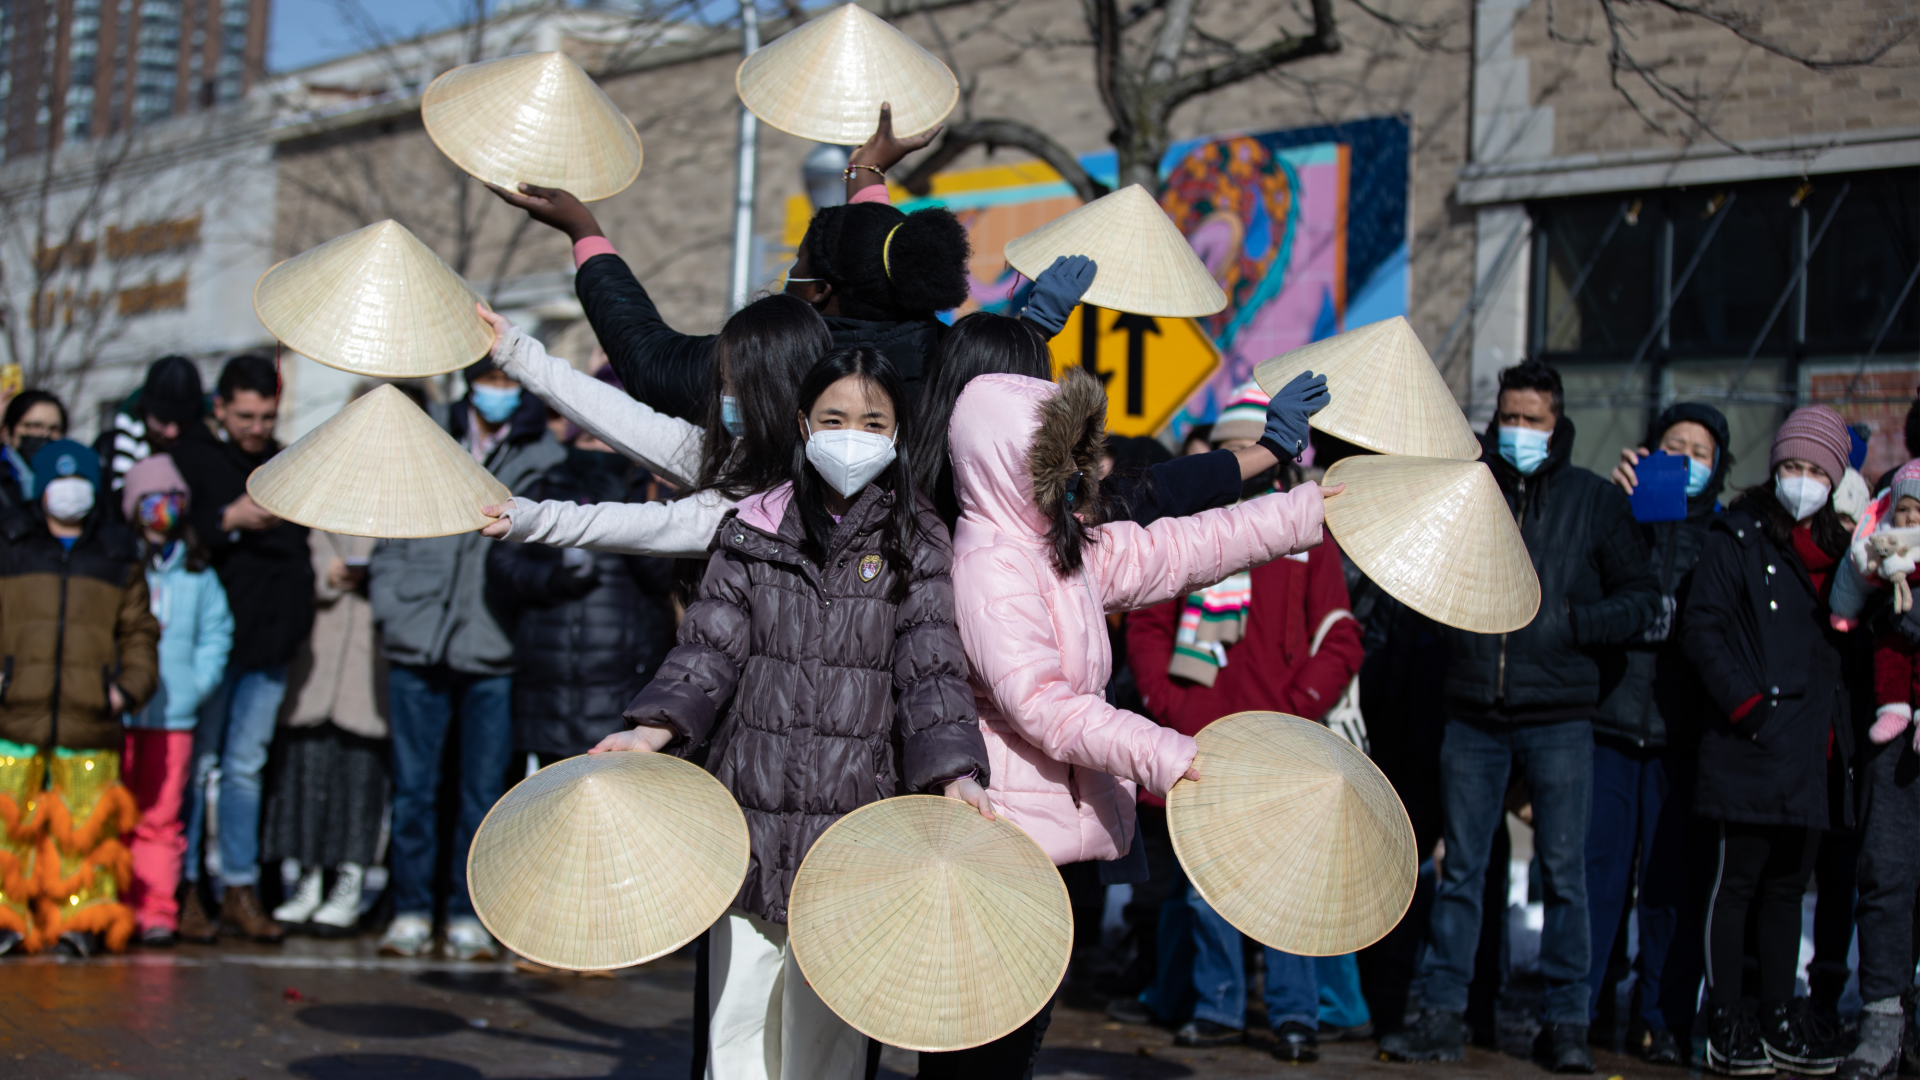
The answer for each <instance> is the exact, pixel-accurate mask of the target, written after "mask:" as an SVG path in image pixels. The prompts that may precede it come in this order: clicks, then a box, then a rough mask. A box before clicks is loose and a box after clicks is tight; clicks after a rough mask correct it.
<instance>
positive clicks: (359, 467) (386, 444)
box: [247, 386, 513, 539]
mask: <svg viewBox="0 0 1920 1080" xmlns="http://www.w3.org/2000/svg"><path fill="white" fill-rule="evenodd" d="M247 494H249V495H252V496H253V501H254V502H257V503H259V504H260V505H261V506H263V507H265V508H266V509H267V511H268V512H269V513H271V514H273V515H274V516H275V517H280V518H285V519H286V520H288V521H293V522H298V523H299V524H301V525H305V526H307V527H308V528H310V529H322V530H325V531H327V532H335V533H345V534H347V535H348V536H380V537H388V538H393V539H400V538H417V537H424V536H451V535H453V534H454V533H463V532H472V531H473V530H475V529H478V528H480V527H481V526H482V525H485V524H487V523H488V522H490V521H492V520H493V519H492V518H490V517H487V516H486V515H485V514H482V513H481V512H480V508H481V507H483V506H497V505H499V504H500V503H503V502H506V501H507V500H508V499H510V498H512V497H513V493H512V492H510V491H508V490H507V488H506V485H504V484H502V483H500V481H498V480H495V479H494V478H493V474H491V473H489V472H487V470H485V469H483V468H481V467H480V463H479V462H477V461H475V460H473V455H472V454H469V453H467V451H466V450H465V449H463V448H462V447H461V446H460V444H459V443H457V442H454V441H453V436H451V435H448V434H447V433H446V432H445V431H444V430H442V429H441V427H440V425H439V424H436V423H434V422H433V420H432V418H431V417H429V416H427V414H426V413H424V412H422V411H420V407H419V406H418V405H415V404H414V403H413V402H412V401H409V400H408V399H407V395H405V394H403V393H401V392H400V391H398V390H396V389H394V388H393V387H392V386H378V387H375V388H374V389H372V390H370V391H368V392H367V393H365V394H362V395H361V396H360V397H359V398H357V399H356V400H354V401H353V402H352V403H350V404H349V405H348V406H347V407H346V408H344V409H341V410H340V411H339V412H338V413H337V414H335V415H334V417H333V418H332V419H331V420H328V421H327V422H326V423H324V424H321V425H320V426H319V427H317V428H314V429H313V430H312V431H309V432H307V434H306V436H305V437H304V438H302V439H301V440H300V441H299V442H297V443H294V444H293V445H292V446H289V447H287V448H286V449H285V450H283V451H281V452H280V453H278V454H275V455H274V456H273V458H272V460H270V461H268V462H267V463H266V464H265V465H262V466H260V467H259V468H258V469H255V470H254V471H253V475H252V476H249V477H248V478H247Z"/></svg>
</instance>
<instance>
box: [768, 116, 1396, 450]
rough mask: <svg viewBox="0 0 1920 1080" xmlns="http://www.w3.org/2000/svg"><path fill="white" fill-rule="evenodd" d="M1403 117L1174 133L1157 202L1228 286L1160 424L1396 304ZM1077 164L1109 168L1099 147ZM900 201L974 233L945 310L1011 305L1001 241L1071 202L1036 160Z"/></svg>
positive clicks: (1199, 413)
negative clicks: (1190, 371) (1201, 370)
mask: <svg viewBox="0 0 1920 1080" xmlns="http://www.w3.org/2000/svg"><path fill="white" fill-rule="evenodd" d="M1407 131H1408V129H1407V122H1406V120H1405V119H1404V118H1401V117H1382V118H1376V119H1370V120H1361V121H1356V122H1354V123H1349V124H1336V125H1323V126H1318V127H1310V128H1296V129H1291V130H1286V131H1268V132H1256V133H1249V134H1238V133H1228V134H1219V135H1212V136H1208V137H1206V138H1204V139H1195V140H1190V141H1187V142H1183V143H1179V144H1177V145H1175V146H1174V147H1173V148H1172V149H1171V150H1169V151H1168V153H1167V156H1166V158H1165V159H1164V160H1163V161H1162V162H1161V168H1160V174H1161V178H1162V190H1161V194H1160V202H1161V205H1162V206H1163V207H1164V208H1165V209H1166V211H1167V213H1168V214H1169V215H1170V216H1171V217H1172V218H1173V220H1174V221H1175V222H1176V223H1177V224H1178V225H1179V226H1180V229H1181V231H1182V232H1184V233H1185V234H1186V236H1187V239H1188V241H1189V242H1191V243H1192V244H1193V247H1194V250H1195V252H1196V253H1198V254H1199V256H1200V258H1201V260H1202V261H1203V262H1205V263H1206V265H1207V268H1208V269H1209V270H1211V271H1213V274H1214V277H1215V278H1216V279H1217V280H1218V281H1219V282H1220V284H1221V286H1222V288H1224V289H1225V290H1226V292H1227V296H1228V298H1229V303H1228V306H1227V309H1226V310H1225V311H1222V312H1221V313H1219V314H1218V315H1214V316H1210V317H1208V318H1206V319H1202V320H1199V322H1200V325H1201V327H1202V328H1203V329H1204V330H1205V332H1206V333H1207V334H1208V335H1209V336H1210V337H1211V338H1212V339H1213V341H1214V343H1215V344H1216V345H1217V346H1218V347H1219V349H1220V352H1221V355H1222V358H1223V360H1222V363H1221V366H1220V369H1219V370H1218V371H1217V372H1216V373H1215V374H1214V375H1213V377H1212V378H1210V379H1208V380H1207V381H1206V382H1205V383H1204V384H1203V385H1201V386H1200V388H1199V389H1198V390H1196V391H1195V392H1194V393H1193V395H1192V396H1191V397H1190V398H1189V399H1188V400H1187V402H1186V404H1185V406H1184V407H1183V408H1182V409H1181V410H1180V411H1179V412H1177V413H1176V414H1175V416H1174V418H1173V420H1172V422H1171V423H1170V424H1169V425H1168V427H1169V430H1168V431H1167V432H1166V434H1168V435H1170V436H1173V437H1176V438H1177V437H1178V436H1179V435H1180V434H1181V433H1182V432H1184V431H1185V430H1186V429H1187V428H1188V427H1190V426H1192V425H1194V424H1198V423H1205V422H1208V421H1210V420H1212V419H1213V417H1214V415H1215V414H1216V413H1217V411H1218V409H1219V406H1220V404H1221V403H1222V402H1223V401H1224V400H1225V398H1226V396H1227V395H1228V393H1230V391H1231V390H1232V388H1233V387H1234V386H1236V385H1238V384H1240V383H1242V382H1244V381H1246V380H1247V379H1248V378H1250V377H1251V376H1252V372H1253V369H1254V367H1255V366H1256V365H1257V364H1259V363H1260V362H1261V361H1263V360H1266V359H1268V358H1269V357H1272V356H1275V355H1278V354H1279V353H1282V352H1285V351H1287V350H1288V349H1292V348H1297V347H1299V346H1301V345H1305V344H1307V343H1309V342H1313V341H1318V340H1320V339H1321V338H1324V337H1328V336H1331V335H1333V334H1336V333H1339V332H1341V331H1342V330H1347V329H1351V328H1353V327H1357V326H1364V325H1366V324H1367V323H1370V322H1376V321H1378V320H1380V319H1385V318H1389V317H1391V316H1394V315H1404V314H1406V312H1407V182H1408V171H1407V170H1408V159H1407V154H1408V140H1407ZM1081 163H1082V165H1083V166H1085V167H1086V169H1087V171H1088V172H1089V173H1091V174H1092V175H1094V176H1095V177H1097V178H1099V179H1102V180H1104V181H1105V182H1107V183H1109V184H1111V183H1112V182H1113V181H1114V178H1115V173H1116V169H1115V164H1114V155H1113V153H1112V152H1111V151H1107V152H1104V153H1100V154H1089V155H1086V156H1084V157H1083V158H1081ZM893 197H894V204H895V205H896V206H899V207H900V208H901V209H903V210H909V211H911V210H915V209H918V208H920V207H922V206H932V205H940V206H945V207H947V208H949V209H951V210H952V211H954V213H955V214H957V215H959V216H960V218H961V220H962V221H963V222H965V223H966V225H967V228H968V231H969V235H970V236H971V238H972V241H973V263H972V267H971V271H972V275H971V282H970V285H971V293H972V296H971V299H970V300H969V302H968V303H967V304H966V305H965V306H964V307H962V308H961V309H959V310H958V311H956V312H953V313H952V314H953V315H955V316H958V315H962V314H965V313H967V312H968V311H972V310H976V309H986V310H990V311H1010V310H1011V311H1017V310H1019V308H1020V306H1021V305H1022V304H1023V303H1024V302H1025V296H1026V290H1027V289H1028V288H1030V287H1031V283H1030V282H1028V281H1027V280H1026V279H1025V278H1023V277H1021V276H1020V275H1018V274H1016V273H1014V272H1013V271H1012V270H1011V269H1010V268H1009V267H1008V266H1007V265H1006V259H1005V257H1004V255H1003V254H1002V249H1003V247H1004V245H1005V244H1006V242H1007V241H1009V240H1011V239H1013V238H1014V237H1017V236H1020V235H1022V234H1024V233H1026V232H1029V231H1031V230H1033V229H1035V228H1037V227H1039V226H1040V225H1043V224H1045V223H1046V222H1048V221H1051V220H1052V219H1053V218H1055V217H1058V216H1059V215H1061V214H1064V213H1066V212H1068V211H1070V210H1072V209H1073V208H1074V207H1076V206H1078V205H1079V200H1078V199H1077V198H1075V197H1074V194H1073V191H1072V189H1071V188H1069V187H1068V186H1067V184H1066V183H1065V182H1064V181H1062V180H1061V179H1060V178H1059V175H1058V174H1057V173H1055V172H1054V171H1053V170H1052V169H1050V168H1048V167H1047V166H1045V165H1043V164H1040V163H1038V162H1024V163H1021V164H1019V165H1007V166H994V167H990V168H985V169H973V170H966V171H961V172H953V173H947V174H942V175H940V176H938V177H935V178H934V183H933V189H932V191H931V192H930V193H929V194H928V195H927V196H926V197H924V198H915V197H913V196H911V195H909V194H908V193H907V192H906V191H904V190H903V189H895V190H894V191H893ZM809 214H810V207H809V205H808V203H807V200H806V197H805V196H804V195H796V196H793V197H792V198H791V199H790V200H789V202H788V207H787V220H786V223H785V225H786V227H785V229H784V230H783V237H782V239H783V240H784V241H785V243H786V244H788V245H789V246H795V245H797V244H798V243H799V239H800V236H801V235H802V234H803V233H804V232H805V230H806V221H807V217H808V216H809Z"/></svg>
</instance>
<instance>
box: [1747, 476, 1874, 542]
mask: <svg viewBox="0 0 1920 1080" xmlns="http://www.w3.org/2000/svg"><path fill="white" fill-rule="evenodd" d="M1828 490H1829V491H1831V490H1832V489H1831V488H1829V489H1828ZM1733 505H1735V506H1744V507H1746V508H1747V509H1748V510H1750V511H1752V513H1753V516H1754V517H1756V518H1758V519H1759V521H1760V531H1762V532H1764V533H1766V534H1767V539H1768V540H1770V541H1772V542H1773V545H1774V546H1775V547H1777V548H1780V549H1781V550H1782V551H1792V550H1793V530H1794V527H1795V526H1797V525H1799V524H1800V523H1799V522H1797V521H1795V520H1794V519H1793V512H1792V511H1791V510H1788V509H1787V508H1786V507H1785V506H1784V505H1782V504H1781V502H1780V496H1778V495H1776V494H1775V493H1774V490H1773V477H1772V476H1768V477H1767V479H1766V480H1765V481H1764V482H1762V483H1758V484H1755V485H1754V486H1752V487H1750V488H1748V489H1746V490H1745V491H1743V492H1741V493H1740V497H1739V498H1738V499H1736V500H1734V503H1733ZM1807 525H1808V529H1809V531H1810V532H1812V534H1813V542H1814V545H1815V546H1816V547H1818V548H1819V549H1820V550H1821V551H1824V552H1826V553H1827V554H1828V555H1831V556H1833V557H1834V558H1836V559H1838V558H1840V557H1841V556H1842V555H1845V554H1846V553H1847V545H1848V544H1849V543H1850V542H1851V541H1852V539H1853V537H1852V536H1851V535H1850V534H1849V533H1848V532H1847V527H1846V526H1845V525H1843V524H1841V523H1840V515H1839V513H1838V512H1837V511H1835V510H1834V508H1833V500H1832V499H1831V498H1829V499H1827V501H1825V502H1823V503H1821V504H1820V509H1818V510H1815V511H1814V512H1813V517H1812V518H1810V519H1808V521H1807Z"/></svg>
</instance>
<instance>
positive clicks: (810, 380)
mask: <svg viewBox="0 0 1920 1080" xmlns="http://www.w3.org/2000/svg"><path fill="white" fill-rule="evenodd" d="M848 377H853V378H857V379H860V380H862V382H863V383H864V384H865V389H866V390H867V392H868V393H870V394H871V393H874V392H876V391H877V392H879V393H882V394H885V395H886V396H887V398H888V399H889V404H891V405H892V406H893V415H894V417H895V427H894V430H893V440H894V457H893V461H892V462H891V463H890V464H888V465H887V467H886V469H885V470H883V471H882V472H881V473H880V475H879V476H878V477H875V478H874V480H873V483H874V484H877V485H879V486H880V487H882V488H885V489H887V490H889V491H891V492H892V493H893V506H892V508H891V509H889V510H888V511H887V521H886V525H885V526H884V527H883V528H882V531H881V534H880V553H881V554H882V555H883V556H885V557H886V560H887V562H888V563H889V564H890V565H891V566H892V567H893V570H894V575H893V599H894V601H895V602H898V601H900V600H901V599H904V598H905V596H906V592H907V577H908V574H907V571H908V568H909V567H911V566H912V565H913V545H914V541H915V540H916V539H917V535H918V533H919V531H920V517H919V510H918V507H917V505H916V503H917V502H918V500H917V499H915V498H914V493H913V467H912V464H911V462H910V460H909V459H910V458H911V457H912V453H911V451H910V450H909V449H908V448H909V447H910V446H911V445H912V441H913V430H914V425H913V421H912V418H911V413H910V411H909V410H908V409H907V408H906V407H905V406H906V405H907V404H908V398H907V384H906V382H905V380H903V379H901V378H900V370H899V369H898V368H896V367H894V366H893V361H891V360H888V359H887V357H886V354H885V353H882V352H880V351H879V350H878V349H874V348H870V347H868V346H865V345H853V346H849V347H847V348H843V349H835V350H834V351H832V352H830V353H828V354H827V355H825V356H823V357H821V358H820V360H819V362H818V363H816V364H814V365H813V368H812V369H811V370H809V371H808V372H807V374H806V376H805V377H804V378H802V379H801V380H800V394H799V412H800V415H801V416H805V415H807V414H809V413H811V412H812V411H813V405H814V402H816V401H819V400H820V395H821V394H824V393H826V391H827V387H829V386H832V385H833V384H834V383H837V382H839V381H840V380H841V379H845V378H848ZM787 423H788V426H790V427H793V428H795V429H796V433H797V429H798V426H799V425H798V424H797V423H795V421H794V419H793V417H792V416H791V414H789V418H788V421H787ZM792 476H793V499H794V503H795V505H797V506H799V508H800V523H801V526H802V528H803V529H804V530H805V532H806V535H805V538H804V539H803V540H802V542H801V545H800V550H801V553H802V554H804V555H806V556H807V558H809V559H812V560H814V561H815V562H817V563H820V564H821V565H823V566H824V565H825V564H826V561H827V548H828V546H829V545H830V544H831V543H832V541H833V530H834V522H833V515H832V514H830V513H828V511H827V498H826V493H827V491H828V487H827V482H826V481H825V480H823V479H822V478H821V476H820V474H819V473H818V472H816V471H814V468H813V465H812V463H810V462H809V461H807V448H806V446H805V444H804V443H801V442H799V440H798V439H796V440H795V446H794V448H793V469H792Z"/></svg>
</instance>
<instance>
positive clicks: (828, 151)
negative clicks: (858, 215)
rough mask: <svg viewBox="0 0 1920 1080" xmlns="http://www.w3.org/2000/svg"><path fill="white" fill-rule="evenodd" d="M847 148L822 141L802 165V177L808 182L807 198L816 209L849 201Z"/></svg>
mask: <svg viewBox="0 0 1920 1080" xmlns="http://www.w3.org/2000/svg"><path fill="white" fill-rule="evenodd" d="M846 172H847V148H846V147H844V146H834V145H833V144H831V143H821V144H820V145H818V146H816V147H814V148H813V153H811V154H808V155H807V160H806V161H805V162H803V163H802V164H801V166H800V178H801V180H803V181H804V182H805V183H806V186H807V198H808V200H810V201H811V202H812V203H813V208H814V209H815V210H818V209H820V208H821V207H824V206H839V205H840V204H841V203H844V202H846V201H847V181H846Z"/></svg>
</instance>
